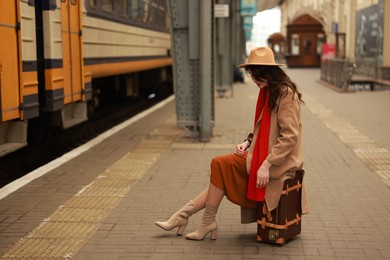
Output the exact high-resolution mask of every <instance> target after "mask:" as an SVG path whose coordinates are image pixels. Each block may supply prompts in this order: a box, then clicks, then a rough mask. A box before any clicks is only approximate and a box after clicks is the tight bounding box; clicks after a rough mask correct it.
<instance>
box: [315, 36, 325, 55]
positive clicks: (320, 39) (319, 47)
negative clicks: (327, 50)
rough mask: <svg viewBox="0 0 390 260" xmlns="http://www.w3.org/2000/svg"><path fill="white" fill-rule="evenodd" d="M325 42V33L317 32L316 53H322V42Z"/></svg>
mask: <svg viewBox="0 0 390 260" xmlns="http://www.w3.org/2000/svg"><path fill="white" fill-rule="evenodd" d="M324 43H325V35H324V34H323V33H319V34H317V54H318V55H321V53H322V44H324Z"/></svg>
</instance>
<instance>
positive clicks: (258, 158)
mask: <svg viewBox="0 0 390 260" xmlns="http://www.w3.org/2000/svg"><path fill="white" fill-rule="evenodd" d="M268 99H269V91H268V87H264V88H262V89H261V90H260V92H259V96H258V97H257V105H256V114H255V123H254V125H255V126H256V123H257V121H258V120H259V117H260V115H261V113H262V112H263V116H262V118H261V121H260V129H259V133H258V135H257V138H256V143H255V144H254V145H255V147H254V148H253V157H252V163H251V168H250V172H249V180H248V191H247V194H246V196H247V198H248V199H250V200H253V201H264V196H265V187H263V188H260V189H258V188H256V180H257V170H258V169H259V168H260V166H261V164H262V163H263V161H264V160H265V159H266V158H267V156H268V142H269V128H270V123H271V114H270V111H269V105H268V104H269V102H268ZM254 128H255V127H254Z"/></svg>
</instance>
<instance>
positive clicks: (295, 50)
mask: <svg viewBox="0 0 390 260" xmlns="http://www.w3.org/2000/svg"><path fill="white" fill-rule="evenodd" d="M291 54H292V55H299V35H298V34H293V35H292V36H291Z"/></svg>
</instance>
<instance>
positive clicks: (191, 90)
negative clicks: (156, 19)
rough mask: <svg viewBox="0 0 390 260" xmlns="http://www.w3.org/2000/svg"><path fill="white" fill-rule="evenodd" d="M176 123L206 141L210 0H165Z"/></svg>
mask: <svg viewBox="0 0 390 260" xmlns="http://www.w3.org/2000/svg"><path fill="white" fill-rule="evenodd" d="M168 3H169V5H170V8H169V9H170V11H171V16H170V17H171V23H172V33H171V36H172V53H173V72H174V89H175V95H176V115H177V123H178V125H179V126H180V127H183V128H184V129H186V130H187V131H188V133H189V134H190V136H192V137H200V140H201V141H203V142H207V141H209V140H210V137H211V135H212V127H213V121H214V103H213V100H214V84H213V80H214V78H213V70H214V69H213V56H214V55H213V42H214V39H213V27H214V22H213V19H214V16H213V0H169V1H168Z"/></svg>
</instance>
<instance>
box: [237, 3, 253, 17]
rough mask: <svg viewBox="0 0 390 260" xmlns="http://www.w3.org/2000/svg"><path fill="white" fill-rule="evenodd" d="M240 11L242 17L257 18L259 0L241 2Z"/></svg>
mask: <svg viewBox="0 0 390 260" xmlns="http://www.w3.org/2000/svg"><path fill="white" fill-rule="evenodd" d="M240 9H241V15H242V16H255V15H256V14H257V0H241V2H240Z"/></svg>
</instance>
